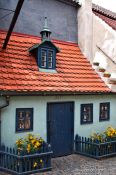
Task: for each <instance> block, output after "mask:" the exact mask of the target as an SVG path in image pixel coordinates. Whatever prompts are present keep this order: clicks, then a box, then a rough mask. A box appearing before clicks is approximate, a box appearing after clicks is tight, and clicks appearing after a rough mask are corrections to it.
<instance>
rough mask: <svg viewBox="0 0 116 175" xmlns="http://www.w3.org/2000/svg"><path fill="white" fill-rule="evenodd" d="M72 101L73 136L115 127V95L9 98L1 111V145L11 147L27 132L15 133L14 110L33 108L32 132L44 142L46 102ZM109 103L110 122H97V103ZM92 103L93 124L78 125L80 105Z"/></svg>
mask: <svg viewBox="0 0 116 175" xmlns="http://www.w3.org/2000/svg"><path fill="white" fill-rule="evenodd" d="M0 100H1V99H0ZM62 101H66V102H67V101H74V102H75V109H74V121H75V122H74V130H75V134H77V133H78V134H79V135H81V136H89V135H90V134H92V132H94V131H101V130H104V128H106V127H107V126H109V125H112V126H114V127H116V96H115V95H107V96H106V95H94V96H92V95H78V96H54V97H50V96H49V97H39V96H35V97H34V96H33V97H26V96H25V97H11V98H10V105H9V106H8V107H6V108H4V109H2V111H1V120H2V143H5V145H7V146H13V144H14V143H15V141H16V139H17V138H19V137H23V136H24V135H25V134H27V132H24V133H15V115H16V108H34V127H33V128H34V130H33V133H37V134H38V133H39V134H40V135H41V136H42V137H43V138H44V139H45V140H46V136H47V132H46V109H47V102H62ZM100 102H110V107H111V108H110V121H104V122H99V103H100ZM83 103H93V124H85V125H80V104H83Z"/></svg>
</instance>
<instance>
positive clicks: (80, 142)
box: [75, 135, 116, 159]
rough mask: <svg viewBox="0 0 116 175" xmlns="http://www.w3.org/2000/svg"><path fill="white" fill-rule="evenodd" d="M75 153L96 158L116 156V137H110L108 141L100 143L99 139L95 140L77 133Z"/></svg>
mask: <svg viewBox="0 0 116 175" xmlns="http://www.w3.org/2000/svg"><path fill="white" fill-rule="evenodd" d="M75 153H77V154H81V155H85V156H87V157H93V158H95V159H101V158H104V157H110V156H116V138H113V139H110V138H109V139H108V140H107V141H105V142H103V143H100V142H99V141H98V140H96V141H93V140H92V139H90V138H86V137H80V136H78V135H76V137H75Z"/></svg>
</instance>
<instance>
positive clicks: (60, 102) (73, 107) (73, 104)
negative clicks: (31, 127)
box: [46, 101, 75, 157]
mask: <svg viewBox="0 0 116 175" xmlns="http://www.w3.org/2000/svg"><path fill="white" fill-rule="evenodd" d="M62 103H72V113H73V116H72V125H73V126H72V127H73V128H72V141H71V142H72V152H71V154H73V153H74V109H75V103H74V101H57V102H56V101H55V102H47V110H46V122H47V123H46V126H47V143H48V141H49V140H50V139H49V137H50V135H49V129H48V122H49V116H48V105H49V104H62ZM65 155H66V154H64V156H65ZM53 157H54V156H53Z"/></svg>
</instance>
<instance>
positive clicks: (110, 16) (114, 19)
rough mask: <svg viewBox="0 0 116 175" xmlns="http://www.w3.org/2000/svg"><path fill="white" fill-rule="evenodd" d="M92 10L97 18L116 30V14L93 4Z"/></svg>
mask: <svg viewBox="0 0 116 175" xmlns="http://www.w3.org/2000/svg"><path fill="white" fill-rule="evenodd" d="M92 10H93V12H94V14H95V15H96V16H98V17H99V18H101V19H102V20H103V21H105V22H106V23H107V24H108V25H109V26H110V27H112V28H113V29H114V30H116V13H114V12H111V11H109V10H107V9H105V8H103V7H100V6H98V5H95V4H92Z"/></svg>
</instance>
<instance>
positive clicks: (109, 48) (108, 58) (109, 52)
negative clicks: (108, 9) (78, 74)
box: [93, 14, 116, 73]
mask: <svg viewBox="0 0 116 175" xmlns="http://www.w3.org/2000/svg"><path fill="white" fill-rule="evenodd" d="M93 61H97V62H99V63H100V66H102V67H104V68H105V69H106V70H107V71H108V72H111V73H116V31H115V30H113V29H112V28H111V27H110V26H108V24H106V23H105V22H104V21H103V20H102V19H100V18H99V17H97V16H96V15H94V14H93Z"/></svg>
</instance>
